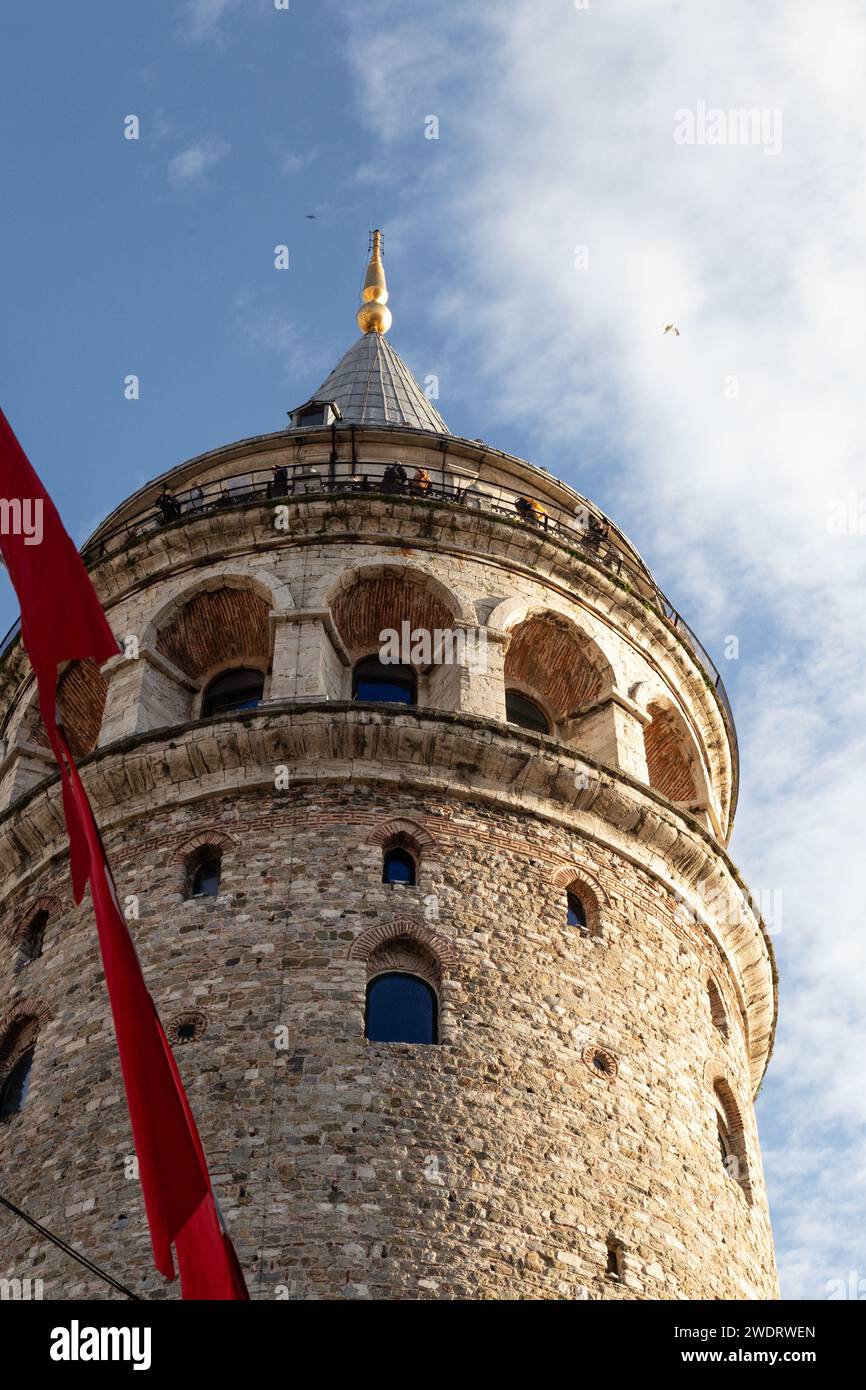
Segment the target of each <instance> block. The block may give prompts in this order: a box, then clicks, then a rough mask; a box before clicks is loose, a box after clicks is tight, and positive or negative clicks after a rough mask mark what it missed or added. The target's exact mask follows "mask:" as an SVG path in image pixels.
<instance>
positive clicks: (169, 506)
mask: <svg viewBox="0 0 866 1390" xmlns="http://www.w3.org/2000/svg"><path fill="white" fill-rule="evenodd" d="M156 505H157V507H158V508H159V512H160V515H161V517H162V519H163V521H164V522H166V523H167V522H169V521H177V519H178V517H179V516H180V503H179V502H178V500H177V498H176V497H175V495H174V493H173V492H172V490H171V488H170V487H164V488H163V490H162V492H161V493H160V494H159V496H158V497H157V499H156Z"/></svg>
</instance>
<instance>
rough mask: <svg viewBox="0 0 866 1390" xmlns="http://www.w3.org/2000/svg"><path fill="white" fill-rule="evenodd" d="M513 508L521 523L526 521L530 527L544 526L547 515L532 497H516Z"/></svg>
mask: <svg viewBox="0 0 866 1390" xmlns="http://www.w3.org/2000/svg"><path fill="white" fill-rule="evenodd" d="M514 506H515V510H516V511H517V515H518V516H519V517H520V519H521V521H528V522H529V523H530V525H531V526H543V525H544V521H545V517H546V516H547V513H546V512H545V510H544V508H543V507H542V505H541V503H540V502H536V500H535V498H534V497H518V499H517V501H516V502H515V504H514Z"/></svg>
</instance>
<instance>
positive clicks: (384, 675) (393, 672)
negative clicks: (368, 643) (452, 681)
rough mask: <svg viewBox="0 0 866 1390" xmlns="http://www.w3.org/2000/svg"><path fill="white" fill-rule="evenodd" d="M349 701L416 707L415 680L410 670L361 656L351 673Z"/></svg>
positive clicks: (416, 679)
mask: <svg viewBox="0 0 866 1390" xmlns="http://www.w3.org/2000/svg"><path fill="white" fill-rule="evenodd" d="M352 699H353V700H366V701H369V702H370V703H375V704H385V705H415V704H417V703H418V677H417V675H416V673H415V670H414V668H413V667H411V666H398V665H396V664H391V663H389V662H387V661H380V659H379V657H378V656H365V657H363V659H362V660H361V661H359V662H357V663H356V665H355V668H354V670H353V672H352Z"/></svg>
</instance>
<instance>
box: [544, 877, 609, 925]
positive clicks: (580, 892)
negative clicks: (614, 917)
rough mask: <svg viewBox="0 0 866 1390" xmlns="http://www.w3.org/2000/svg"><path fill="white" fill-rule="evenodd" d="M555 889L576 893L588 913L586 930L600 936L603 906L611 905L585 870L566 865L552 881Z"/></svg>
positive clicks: (604, 892) (599, 886) (606, 896)
mask: <svg viewBox="0 0 866 1390" xmlns="http://www.w3.org/2000/svg"><path fill="white" fill-rule="evenodd" d="M550 882H551V885H552V886H553V887H554V888H558V889H560V890H561V891H562V892H564V893H575V894H576V895H577V897H579V898H580V901H581V902H582V903H583V909H584V912H585V913H586V930H587V934H588V935H589V936H600V935H601V926H602V913H601V904H602V903H604V905H605V907H607V906H608V904H609V901H610V899H609V897H608V894H607V892H606V890H605V889H604V888H603V887H602V885H601V884H600V883H599V882H598V880H597V879H596V878H595V877H593V875H591V874H588V873H587V872H586V870H585V869H582V868H574V867H572V866H570V865H568V864H564V865H563V866H562V868H561V869H557V870H556V872H555V873H554V875H553V877H552V878H551V880H550Z"/></svg>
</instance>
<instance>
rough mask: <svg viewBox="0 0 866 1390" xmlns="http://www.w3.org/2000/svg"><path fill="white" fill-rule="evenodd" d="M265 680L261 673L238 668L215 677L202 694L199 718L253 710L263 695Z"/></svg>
mask: <svg viewBox="0 0 866 1390" xmlns="http://www.w3.org/2000/svg"><path fill="white" fill-rule="evenodd" d="M264 689H265V678H264V676H263V675H262V672H261V671H253V670H248V669H247V668H246V667H240V668H239V669H236V670H234V671H223V672H222V673H221V674H220V675H219V676H215V677H214V679H213V680H212V681H211V683H210V685H209V686H208V688H207V690H206V691H205V693H204V697H203V699H202V702H201V717H202V719H208V718H210V717H211V716H212V715H215V714H228V713H230V712H231V711H232V710H240V709H255V708H256V706H257V705H258V703H259V701H260V700H261V698H262V695H263V694H264Z"/></svg>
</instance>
